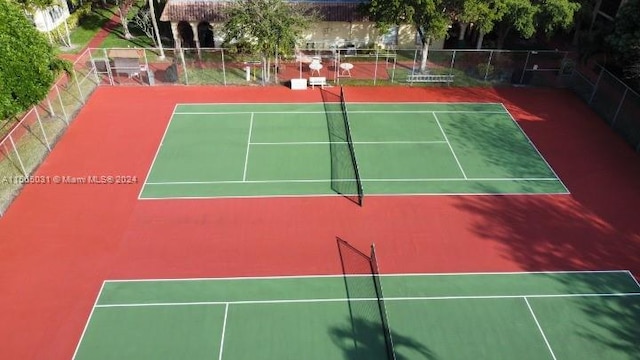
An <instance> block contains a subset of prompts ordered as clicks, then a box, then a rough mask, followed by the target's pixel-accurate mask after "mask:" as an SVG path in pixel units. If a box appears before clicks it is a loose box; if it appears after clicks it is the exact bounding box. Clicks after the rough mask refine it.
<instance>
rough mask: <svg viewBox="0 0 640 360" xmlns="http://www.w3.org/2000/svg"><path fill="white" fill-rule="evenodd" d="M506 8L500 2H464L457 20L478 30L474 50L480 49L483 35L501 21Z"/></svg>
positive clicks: (495, 0)
mask: <svg viewBox="0 0 640 360" xmlns="http://www.w3.org/2000/svg"><path fill="white" fill-rule="evenodd" d="M506 10H507V6H506V4H505V2H504V1H502V0H466V1H464V3H463V4H462V9H461V13H460V15H459V16H458V20H459V21H461V22H463V23H465V24H469V23H473V24H474V25H475V26H476V28H477V30H478V40H477V42H476V48H477V49H481V48H482V40H483V39H484V35H485V34H488V33H489V32H491V31H492V30H493V28H494V26H495V24H496V23H497V22H498V21H500V20H501V19H502V17H503V16H504V14H505V12H506Z"/></svg>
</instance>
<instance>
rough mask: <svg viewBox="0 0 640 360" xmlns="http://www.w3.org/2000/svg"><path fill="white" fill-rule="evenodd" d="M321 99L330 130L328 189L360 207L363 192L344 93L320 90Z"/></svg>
mask: <svg viewBox="0 0 640 360" xmlns="http://www.w3.org/2000/svg"><path fill="white" fill-rule="evenodd" d="M322 100H323V103H324V109H325V114H326V117H327V129H328V131H329V148H330V153H331V188H332V189H333V191H335V192H337V193H338V194H342V195H344V196H345V197H346V198H348V199H350V200H351V201H353V202H354V203H356V204H358V205H362V198H363V196H364V193H363V191H362V182H361V180H360V174H359V171H358V163H357V161H356V157H355V151H354V149H353V140H352V139H351V128H350V126H349V118H348V114H347V108H346V103H345V100H344V92H343V91H342V89H340V94H334V93H333V92H331V91H329V90H322Z"/></svg>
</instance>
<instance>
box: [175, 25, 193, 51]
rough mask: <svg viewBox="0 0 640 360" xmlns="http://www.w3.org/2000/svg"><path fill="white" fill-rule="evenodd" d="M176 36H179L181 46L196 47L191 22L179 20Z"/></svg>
mask: <svg viewBox="0 0 640 360" xmlns="http://www.w3.org/2000/svg"><path fill="white" fill-rule="evenodd" d="M178 36H179V37H180V41H181V43H182V47H183V48H195V47H196V42H195V41H194V37H193V29H191V24H189V23H188V22H186V21H180V22H179V23H178Z"/></svg>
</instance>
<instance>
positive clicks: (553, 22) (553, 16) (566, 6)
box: [537, 0, 580, 35]
mask: <svg viewBox="0 0 640 360" xmlns="http://www.w3.org/2000/svg"><path fill="white" fill-rule="evenodd" d="M538 2H539V3H540V7H539V9H540V11H539V13H538V16H537V23H538V25H539V26H538V30H540V29H542V32H544V33H545V34H546V35H550V34H553V33H554V32H556V31H557V30H568V29H569V28H571V26H573V24H574V20H575V15H576V13H577V12H578V10H580V3H577V2H574V1H572V0H541V1H538Z"/></svg>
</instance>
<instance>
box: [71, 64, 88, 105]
mask: <svg viewBox="0 0 640 360" xmlns="http://www.w3.org/2000/svg"><path fill="white" fill-rule="evenodd" d="M71 71H72V72H73V75H72V76H73V79H74V80H75V83H76V86H77V87H78V94H80V102H81V103H82V104H83V105H84V104H85V102H84V94H83V93H82V89H81V88H80V82H79V81H78V74H77V73H76V69H73V68H72V69H71Z"/></svg>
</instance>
